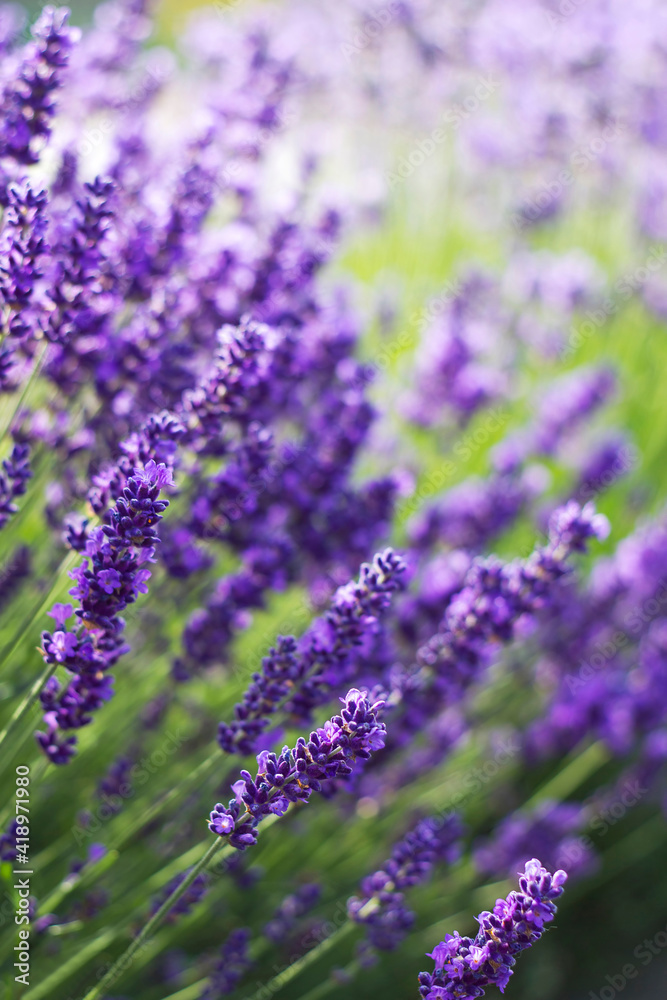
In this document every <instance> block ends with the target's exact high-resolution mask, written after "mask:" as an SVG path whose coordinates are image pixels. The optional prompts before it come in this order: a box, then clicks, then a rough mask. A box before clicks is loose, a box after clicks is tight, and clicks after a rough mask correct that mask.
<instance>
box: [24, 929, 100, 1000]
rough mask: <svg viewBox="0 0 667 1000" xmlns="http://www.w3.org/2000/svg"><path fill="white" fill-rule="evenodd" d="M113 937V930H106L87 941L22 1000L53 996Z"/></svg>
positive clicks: (35, 999) (36, 999)
mask: <svg viewBox="0 0 667 1000" xmlns="http://www.w3.org/2000/svg"><path fill="white" fill-rule="evenodd" d="M115 935H116V931H115V930H108V931H103V932H102V933H101V934H99V935H98V936H97V937H94V938H93V939H92V941H89V942H88V944H86V945H84V947H83V948H81V949H80V950H78V951H76V952H75V953H74V955H72V957H71V958H70V959H68V960H67V961H66V962H65V963H64V964H63V965H60V966H58V968H57V969H56V970H55V972H52V973H51V975H50V976H47V977H46V979H44V980H42V982H41V983H39V984H38V985H37V986H35V988H34V989H32V990H29V991H28V993H26V995H25V998H24V1000H42V997H48V996H53V990H54V989H55V988H56V987H57V986H59V985H60V983H62V982H63V980H64V979H66V978H67V976H69V975H70V974H71V973H73V972H76V971H77V970H78V969H80V968H81V966H82V965H85V963H86V962H87V961H88V959H89V958H94V957H95V955H99V953H100V952H101V951H104V949H105V948H106V947H107V946H108V945H110V944H111V942H112V941H113V939H114V937H115Z"/></svg>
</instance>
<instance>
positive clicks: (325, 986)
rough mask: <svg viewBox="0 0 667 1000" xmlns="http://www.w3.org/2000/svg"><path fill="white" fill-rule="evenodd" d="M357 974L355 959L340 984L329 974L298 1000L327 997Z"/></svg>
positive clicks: (346, 969)
mask: <svg viewBox="0 0 667 1000" xmlns="http://www.w3.org/2000/svg"><path fill="white" fill-rule="evenodd" d="M359 972H361V963H360V962H359V961H358V960H357V959H356V958H355V959H354V961H353V962H350V963H349V964H348V965H346V966H345V968H344V969H342V970H341V973H342V975H341V979H340V982H336V980H335V979H334V978H333V975H332V974H331V973H329V978H328V979H324V980H323V981H322V982H321V983H318V984H317V986H313V988H312V990H308V992H307V993H304V995H303V996H302V997H300V1000H321V998H322V997H325V996H327V995H328V994H329V993H331V992H332V990H335V989H336V988H337V987H339V986H347V985H348V984H349V983H351V982H352V981H353V980H354V979H355V977H356V976H357V974H358V973H359ZM168 1000H169V998H168ZM171 1000H176V998H175V997H172V998H171ZM179 1000H188V998H187V997H183V998H180V997H179Z"/></svg>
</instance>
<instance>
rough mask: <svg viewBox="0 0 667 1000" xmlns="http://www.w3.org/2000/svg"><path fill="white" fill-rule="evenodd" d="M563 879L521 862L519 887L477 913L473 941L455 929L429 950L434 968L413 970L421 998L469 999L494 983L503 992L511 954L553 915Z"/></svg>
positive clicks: (536, 934) (537, 933)
mask: <svg viewBox="0 0 667 1000" xmlns="http://www.w3.org/2000/svg"><path fill="white" fill-rule="evenodd" d="M566 880H567V875H566V873H565V872H564V871H557V872H556V873H555V874H554V875H551V874H550V873H549V872H548V871H547V870H546V868H543V867H542V865H541V864H540V862H539V861H538V860H537V859H536V858H533V859H532V861H527V862H526V865H525V871H524V873H523V875H522V876H521V878H520V879H519V891H518V892H511V893H510V894H509V896H508V897H507V899H499V900H498V901H497V902H496V905H495V906H494V908H493V912H488V911H485V912H483V913H480V915H479V916H478V917H477V920H478V922H479V931H478V933H477V936H476V937H475V938H474V939H473V938H469V937H461V936H460V934H458V933H457V932H456V931H455V932H454V934H447V935H446V937H445V940H444V941H441V942H440V944H438V945H436V947H435V948H434V949H433V951H432V952H431V953H430V954H429V958H432V959H433V961H434V963H435V972H433V973H428V972H421V973H420V974H419V992H420V995H421V996H422V998H423V1000H436V998H441V1000H464V998H468V1000H474V998H475V997H481V996H484V995H485V993H486V988H487V987H488V986H497V987H498V988H499V989H500V991H501V993H503V992H504V991H505V987H506V986H507V983H508V982H509V980H510V977H511V976H512V973H513V967H514V965H515V963H516V956H517V955H518V954H519V953H520V952H521V951H523V950H524V949H525V948H530V947H531V945H533V944H535V942H536V941H538V940H539V939H540V938H541V937H542V933H543V930H544V925H545V924H547V923H550V922H551V921H552V920H553V918H554V917H555V915H556V906H555V904H554V902H553V901H554V900H555V899H558V898H559V897H560V896H561V895H562V893H563V886H564V884H565V881H566Z"/></svg>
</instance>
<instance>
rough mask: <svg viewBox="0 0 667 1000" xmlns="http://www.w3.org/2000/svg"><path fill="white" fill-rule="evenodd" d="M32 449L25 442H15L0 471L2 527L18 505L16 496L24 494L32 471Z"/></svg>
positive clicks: (0, 517) (0, 523) (0, 522)
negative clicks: (29, 458)
mask: <svg viewBox="0 0 667 1000" xmlns="http://www.w3.org/2000/svg"><path fill="white" fill-rule="evenodd" d="M29 454H30V449H29V447H28V445H25V444H15V445H14V447H13V449H12V453H11V455H10V456H9V458H6V459H4V461H3V463H2V472H0V528H4V526H5V524H6V523H7V521H8V520H9V518H10V517H11V515H12V514H15V513H16V511H17V510H18V507H17V506H16V504H15V503H14V502H13V501H14V500H15V498H16V497H19V496H23V494H24V493H25V491H26V484H27V482H28V480H29V479H30V477H31V476H32V472H31V471H30V465H29V463H28V456H29Z"/></svg>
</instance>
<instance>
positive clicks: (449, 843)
mask: <svg viewBox="0 0 667 1000" xmlns="http://www.w3.org/2000/svg"><path fill="white" fill-rule="evenodd" d="M462 836H463V825H462V823H461V820H460V819H459V817H458V816H457V815H456V814H455V813H454V814H452V815H449V816H445V817H444V818H443V819H441V818H439V817H435V816H432V817H430V818H429V819H423V820H421V822H419V823H418V824H417V826H416V827H415V828H414V829H413V830H410V831H409V833H407V834H406V835H405V837H404V838H403V840H401V841H399V843H398V844H396V846H395V847H394V849H393V851H392V853H391V857H390V858H389V859H388V861H386V862H385V863H384V865H383V867H382V868H381V869H380V870H379V871H376V872H374V873H373V874H372V875H369V876H368V877H367V878H365V879H364V880H363V882H362V883H361V891H362V896H361V897H358V896H353V897H352V898H351V899H349V900H348V902H347V913H348V916H349V918H350V919H351V920H353V921H354V922H355V923H357V924H363V925H364V926H365V927H366V929H367V934H368V940H369V942H370V944H371V945H373V947H375V948H379V949H380V950H382V951H393V950H394V949H395V948H397V947H398V945H399V944H400V943H401V941H402V940H403V938H404V937H405V935H406V934H407V933H408V931H409V930H410V928H411V927H412V925H413V923H414V920H415V915H414V913H413V912H412V911H411V910H409V909H408V908H407V907H406V905H405V900H404V895H403V893H404V890H406V889H409V888H410V887H411V886H413V885H418V884H419V883H420V882H426V881H427V880H428V878H429V876H430V875H431V872H432V870H433V867H434V866H435V865H436V864H437V863H438V862H439V861H445V862H447V863H448V864H453V863H454V862H455V861H456V860H458V857H459V855H460V853H461V838H462Z"/></svg>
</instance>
